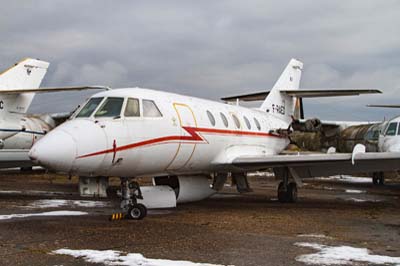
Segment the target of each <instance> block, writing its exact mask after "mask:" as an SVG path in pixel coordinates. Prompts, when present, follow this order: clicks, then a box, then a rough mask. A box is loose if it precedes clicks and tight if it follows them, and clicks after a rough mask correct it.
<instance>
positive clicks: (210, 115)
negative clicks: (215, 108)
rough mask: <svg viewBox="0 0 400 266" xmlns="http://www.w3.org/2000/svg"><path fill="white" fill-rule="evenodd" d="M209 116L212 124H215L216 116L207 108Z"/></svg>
mask: <svg viewBox="0 0 400 266" xmlns="http://www.w3.org/2000/svg"><path fill="white" fill-rule="evenodd" d="M207 116H208V119H209V120H210V123H211V125H213V126H215V118H214V116H213V114H212V113H211V112H210V111H208V110H207Z"/></svg>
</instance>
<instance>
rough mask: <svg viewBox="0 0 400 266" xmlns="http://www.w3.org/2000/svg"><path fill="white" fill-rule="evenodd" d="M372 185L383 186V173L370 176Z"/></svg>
mask: <svg viewBox="0 0 400 266" xmlns="http://www.w3.org/2000/svg"><path fill="white" fill-rule="evenodd" d="M372 183H373V184H374V185H380V186H383V185H384V184H385V176H384V174H383V172H377V173H373V175H372Z"/></svg>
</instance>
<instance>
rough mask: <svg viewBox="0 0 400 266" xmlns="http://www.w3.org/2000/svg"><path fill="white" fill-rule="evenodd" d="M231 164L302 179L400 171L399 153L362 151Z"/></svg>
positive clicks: (244, 159) (246, 159) (241, 160)
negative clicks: (284, 169)
mask: <svg viewBox="0 0 400 266" xmlns="http://www.w3.org/2000/svg"><path fill="white" fill-rule="evenodd" d="M231 165H233V166H234V167H235V168H239V169H241V170H244V171H257V170H265V169H267V168H273V167H288V168H289V169H291V170H292V171H293V170H294V172H296V173H297V175H298V176H299V177H301V178H310V177H318V176H330V175H336V174H354V173H369V172H378V171H395V170H400V153H390V152H379V153H378V152H361V153H354V152H353V154H352V153H333V154H299V155H273V156H265V157H238V158H235V159H234V160H233V161H232V163H231Z"/></svg>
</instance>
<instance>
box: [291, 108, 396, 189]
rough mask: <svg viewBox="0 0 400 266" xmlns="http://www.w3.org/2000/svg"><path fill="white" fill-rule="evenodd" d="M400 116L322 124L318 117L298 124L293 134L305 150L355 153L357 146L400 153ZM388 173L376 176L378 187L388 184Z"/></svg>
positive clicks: (374, 176)
mask: <svg viewBox="0 0 400 266" xmlns="http://www.w3.org/2000/svg"><path fill="white" fill-rule="evenodd" d="M368 106H369V107H385V108H400V106H399V105H368ZM399 122H400V117H399V116H397V117H394V118H392V119H390V120H386V121H381V122H340V121H320V120H319V119H317V118H314V119H308V120H303V121H296V122H295V125H294V129H295V131H294V132H293V133H292V134H291V135H290V138H291V140H292V143H293V144H295V145H296V146H298V147H299V148H300V149H302V150H308V151H327V150H328V149H329V148H330V147H335V148H336V150H337V151H338V152H351V151H352V150H353V149H354V147H355V146H356V145H357V144H362V145H364V146H365V147H366V151H367V152H400V127H399ZM384 180H385V178H384V173H383V172H377V173H373V174H372V181H373V183H374V184H379V185H383V184H384Z"/></svg>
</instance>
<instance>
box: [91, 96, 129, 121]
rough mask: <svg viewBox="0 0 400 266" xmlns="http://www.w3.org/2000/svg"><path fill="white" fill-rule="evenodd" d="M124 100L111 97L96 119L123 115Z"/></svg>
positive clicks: (105, 102) (103, 105)
mask: <svg viewBox="0 0 400 266" xmlns="http://www.w3.org/2000/svg"><path fill="white" fill-rule="evenodd" d="M123 103H124V98H117V97H109V98H107V99H106V100H105V101H104V103H103V104H102V105H101V107H100V108H99V110H98V111H97V112H96V113H95V114H94V117H118V116H120V115H121V109H122V104H123Z"/></svg>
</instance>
